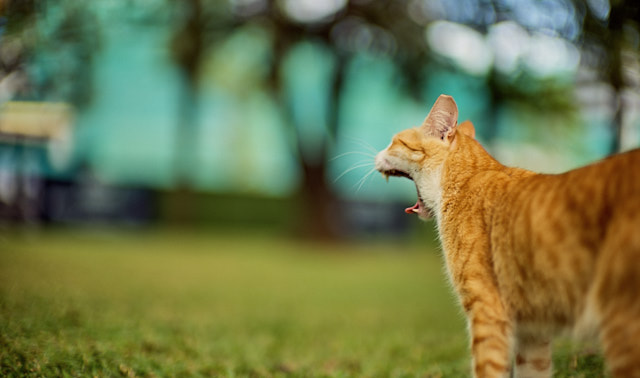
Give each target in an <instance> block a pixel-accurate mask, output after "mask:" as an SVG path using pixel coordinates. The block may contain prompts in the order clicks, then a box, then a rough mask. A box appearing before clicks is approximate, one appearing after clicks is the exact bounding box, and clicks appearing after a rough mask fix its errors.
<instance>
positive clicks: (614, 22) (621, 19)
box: [575, 0, 640, 154]
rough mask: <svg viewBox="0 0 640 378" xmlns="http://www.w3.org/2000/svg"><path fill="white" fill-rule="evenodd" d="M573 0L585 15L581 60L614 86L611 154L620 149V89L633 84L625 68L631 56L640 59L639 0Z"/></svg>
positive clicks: (622, 112) (621, 116)
mask: <svg viewBox="0 0 640 378" xmlns="http://www.w3.org/2000/svg"><path fill="white" fill-rule="evenodd" d="M575 4H576V8H577V9H578V10H579V11H580V14H581V16H582V17H583V19H584V21H583V25H582V28H583V32H582V35H581V38H580V43H581V49H582V51H583V54H584V57H585V58H586V59H584V61H585V63H586V64H588V65H590V66H591V67H592V68H594V69H595V70H596V72H600V74H601V77H600V78H599V79H600V80H604V81H605V82H607V83H609V84H610V85H611V87H612V88H613V92H614V98H613V104H612V105H613V108H614V109H615V111H614V114H613V119H612V120H611V128H612V129H613V136H614V137H613V138H612V142H611V146H610V148H609V152H610V153H612V154H613V153H616V152H619V151H620V147H621V140H622V122H623V116H624V112H625V103H624V101H623V98H622V93H623V91H624V90H625V89H626V88H630V87H632V85H633V84H632V79H631V78H630V77H629V75H628V74H625V69H626V68H628V67H629V66H630V61H631V60H634V61H635V62H636V64H637V62H638V59H639V53H638V51H639V48H640V45H639V43H640V42H639V36H640V3H639V2H638V1H635V0H613V1H611V2H608V1H601V2H594V1H580V0H575ZM636 85H637V84H636Z"/></svg>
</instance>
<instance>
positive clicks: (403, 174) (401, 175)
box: [381, 169, 413, 181]
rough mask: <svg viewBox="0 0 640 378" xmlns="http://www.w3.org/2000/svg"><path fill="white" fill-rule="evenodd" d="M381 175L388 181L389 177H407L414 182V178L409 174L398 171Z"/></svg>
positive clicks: (390, 171)
mask: <svg viewBox="0 0 640 378" xmlns="http://www.w3.org/2000/svg"><path fill="white" fill-rule="evenodd" d="M381 173H382V176H383V177H384V178H385V179H386V180H387V181H389V177H391V176H393V177H406V178H408V179H409V180H411V181H413V178H412V177H411V176H410V175H409V174H408V173H407V172H403V171H399V170H397V169H390V170H388V171H383V172H381Z"/></svg>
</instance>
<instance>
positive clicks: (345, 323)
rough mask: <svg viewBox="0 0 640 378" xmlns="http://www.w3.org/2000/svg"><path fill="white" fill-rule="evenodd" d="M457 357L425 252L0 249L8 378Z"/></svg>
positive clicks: (456, 314)
mask: <svg viewBox="0 0 640 378" xmlns="http://www.w3.org/2000/svg"><path fill="white" fill-rule="evenodd" d="M466 345H467V341H466V335H465V325H464V321H463V318H462V316H461V314H460V311H459V309H458V307H457V305H456V304H455V300H454V298H453V296H452V294H450V290H449V288H448V287H447V284H446V281H445V279H444V277H443V274H442V269H441V261H440V256H439V254H438V253H437V252H436V251H435V250H434V247H433V245H428V244H427V245H419V244H399V243H390V242H380V243H370V244H366V245H363V244H337V245H336V244H331V245H318V244H310V243H304V242H300V241H294V240H290V239H287V238H282V237H276V236H268V235H255V234H251V233H239V232H238V233H232V234H214V235H207V234H204V233H191V234H182V233H179V232H176V231H155V232H143V233H117V234H110V233H96V232H92V233H87V232H80V233H78V232H70V231H65V232H46V233H43V234H40V235H39V236H36V237H30V238H28V239H24V238H18V237H5V238H4V239H3V241H2V251H1V252H0V375H3V376H11V375H13V376H23V375H33V376H60V375H70V376H77V375H80V376H93V375H99V376H105V375H107V376H114V375H124V376H134V375H135V376H185V375H186V376H279V375H287V376H380V377H382V376H454V377H455V376H466V375H467V371H468V365H469V359H468V352H467V346H466ZM568 359H569V357H567V358H566V360H567V361H568ZM560 361H563V360H560Z"/></svg>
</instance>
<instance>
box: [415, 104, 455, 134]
mask: <svg viewBox="0 0 640 378" xmlns="http://www.w3.org/2000/svg"><path fill="white" fill-rule="evenodd" d="M457 124H458V106H457V105H456V102H455V101H453V97H451V96H447V95H444V94H443V95H440V97H438V99H437V100H436V102H435V104H433V107H432V108H431V111H430V112H429V115H427V118H425V119H424V122H423V123H422V126H421V128H422V129H423V130H424V132H425V133H426V134H427V135H430V136H434V137H437V138H440V139H442V140H445V139H446V138H448V137H449V136H453V135H454V134H455V131H456V125H457Z"/></svg>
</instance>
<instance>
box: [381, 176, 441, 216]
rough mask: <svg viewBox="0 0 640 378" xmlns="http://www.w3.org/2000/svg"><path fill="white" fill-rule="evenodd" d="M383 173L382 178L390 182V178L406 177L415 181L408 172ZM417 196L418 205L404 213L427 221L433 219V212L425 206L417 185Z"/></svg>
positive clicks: (405, 210) (408, 208)
mask: <svg viewBox="0 0 640 378" xmlns="http://www.w3.org/2000/svg"><path fill="white" fill-rule="evenodd" d="M380 173H382V176H383V177H384V178H385V179H386V180H387V181H388V180H389V177H405V178H408V179H409V180H411V181H414V180H413V177H411V175H409V174H408V173H407V172H403V171H399V170H397V169H390V170H387V171H382V172H380ZM414 183H415V181H414ZM416 194H417V196H418V200H417V201H416V204H415V205H413V206H411V207H407V208H406V209H404V212H405V213H407V214H417V215H418V216H420V217H421V218H424V219H427V218H430V217H431V211H430V210H429V209H428V208H427V207H426V206H425V204H424V201H423V200H422V197H421V196H420V189H418V185H417V184H416Z"/></svg>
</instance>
